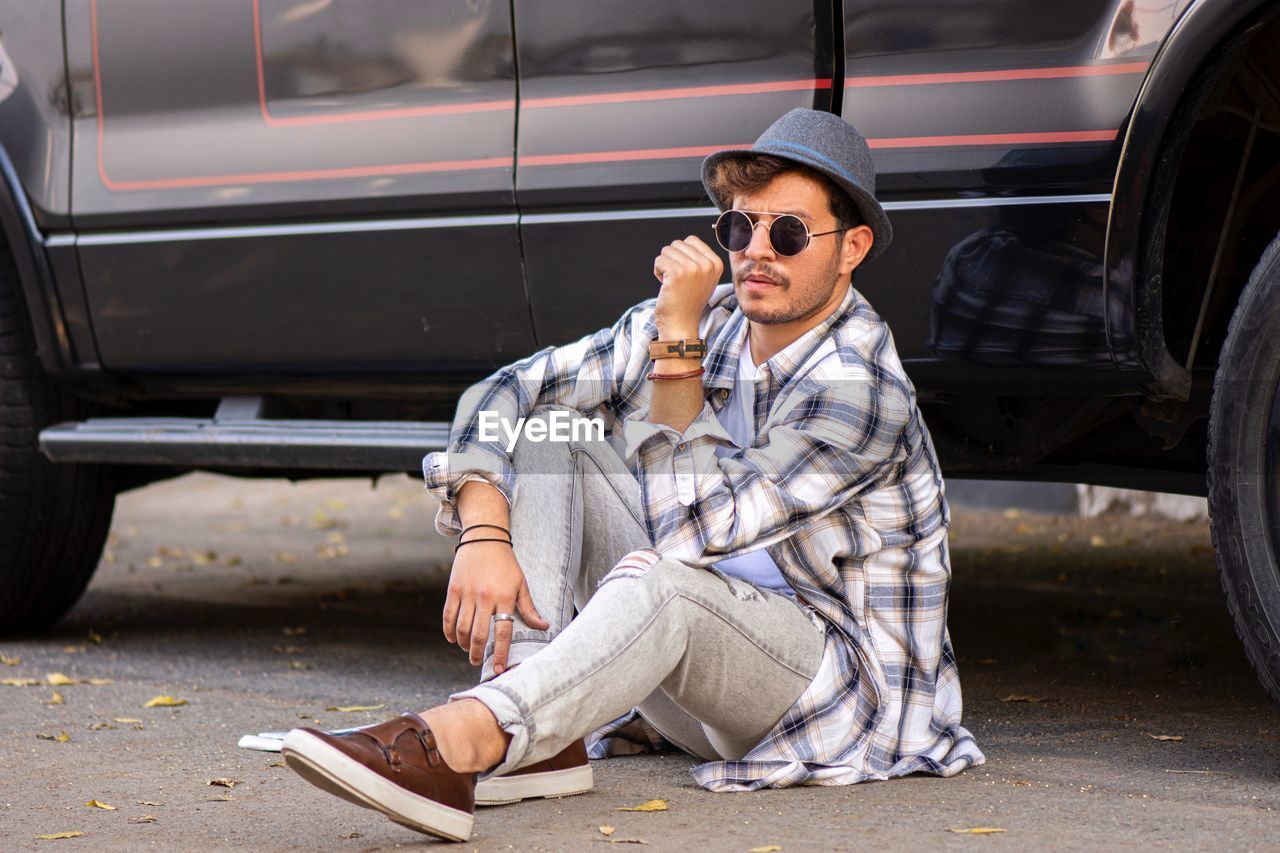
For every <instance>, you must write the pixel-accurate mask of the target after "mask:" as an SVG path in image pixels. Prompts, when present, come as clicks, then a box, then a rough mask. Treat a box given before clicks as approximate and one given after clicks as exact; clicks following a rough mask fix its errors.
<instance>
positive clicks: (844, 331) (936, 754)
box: [423, 284, 986, 790]
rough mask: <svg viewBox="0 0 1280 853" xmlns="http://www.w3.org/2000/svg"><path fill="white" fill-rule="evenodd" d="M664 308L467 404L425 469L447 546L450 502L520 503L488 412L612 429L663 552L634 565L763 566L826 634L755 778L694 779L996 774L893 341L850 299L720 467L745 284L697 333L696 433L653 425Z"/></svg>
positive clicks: (724, 779)
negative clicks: (767, 561)
mask: <svg viewBox="0 0 1280 853" xmlns="http://www.w3.org/2000/svg"><path fill="white" fill-rule="evenodd" d="M655 303H656V297H655V298H651V299H648V300H646V301H644V302H641V303H640V304H638V305H636V306H633V307H632V308H630V309H628V310H627V311H626V312H625V313H624V314H623V316H622V317H621V318H620V319H619V320H618V321H617V322H616V323H615V324H614V325H613V326H612V327H611V328H606V329H601V330H600V331H598V332H596V333H594V334H592V335H588V336H586V337H583V338H581V339H580V340H578V341H575V342H573V343H570V344H567V345H564V346H559V347H547V348H545V349H543V350H540V351H539V352H536V353H534V354H533V355H530V356H528V357H527V358H524V359H522V360H520V361H517V362H515V363H513V364H511V365H509V366H507V367H504V368H502V369H500V370H498V371H497V372H496V373H494V374H493V375H492V376H490V377H488V378H487V379H485V380H483V381H481V382H479V383H477V384H476V385H473V386H472V387H470V388H468V389H467V391H466V392H465V393H464V394H463V396H462V400H461V401H460V403H459V407H458V413H457V416H456V418H455V420H454V422H453V426H452V429H451V433H450V441H449V449H448V451H447V452H436V453H430V454H428V455H427V456H426V458H425V459H424V460H423V473H424V476H425V479H426V485H427V488H428V490H429V491H430V492H431V493H432V494H433V495H434V496H435V497H436V498H437V499H438V500H439V502H440V509H439V511H438V513H437V515H436V519H435V524H436V529H437V530H438V531H439V532H440V533H442V534H446V535H448V534H455V533H458V532H460V530H461V525H460V522H459V518H458V515H457V509H456V504H455V497H456V493H457V490H458V488H459V487H460V486H461V485H462V484H463V483H464V482H467V481H468V480H471V479H476V478H479V479H483V480H486V481H488V482H490V483H492V484H493V485H495V486H496V487H497V488H498V489H500V490H501V491H502V493H503V494H504V495H505V496H506V497H507V499H508V500H509V501H510V500H511V498H512V496H513V494H514V487H515V482H514V480H515V475H514V470H513V468H512V465H511V461H510V458H509V455H508V454H507V453H506V452H505V451H504V448H503V446H501V444H500V443H498V444H495V443H494V442H490V441H481V440H480V436H481V433H480V430H479V424H478V418H479V413H480V412H481V411H496V412H498V413H500V414H501V416H502V417H504V418H507V419H509V420H510V422H511V423H515V422H516V421H517V419H518V418H519V417H521V416H527V415H528V414H529V413H530V411H531V410H532V409H533V407H534V406H535V405H541V404H546V403H556V404H562V405H567V406H570V407H572V408H573V409H576V410H578V411H579V412H582V413H584V414H587V415H592V416H598V417H601V418H602V419H603V420H604V421H605V423H606V425H607V426H608V428H609V440H610V442H611V444H612V445H613V447H614V448H615V449H616V450H617V451H618V452H619V453H620V454H621V455H622V457H623V459H624V460H625V461H626V463H627V466H628V468H629V469H630V470H631V471H632V473H634V474H635V475H636V477H637V479H638V480H639V482H640V488H641V502H642V504H643V507H644V513H645V521H646V525H647V527H648V532H649V535H650V541H651V543H652V545H653V548H652V549H641V550H640V551H633V552H632V553H631V554H630V555H628V557H631V558H633V559H634V558H635V557H637V556H639V557H642V558H643V557H644V556H645V555H646V554H647V556H648V558H649V559H656V558H657V557H658V555H659V554H660V555H661V556H663V557H667V558H674V559H677V560H680V561H681V562H684V563H687V564H689V565H692V566H703V567H706V566H710V564H712V563H714V562H716V561H717V560H721V559H723V558H725V557H732V556H738V555H740V554H744V553H746V552H748V551H752V550H755V549H757V548H761V547H764V548H767V550H768V553H769V555H770V556H772V557H773V559H774V561H775V562H776V563H777V564H778V567H779V568H780V569H781V571H782V573H783V576H784V577H785V578H786V579H787V581H788V583H790V584H791V586H792V588H793V589H794V590H795V591H796V594H797V601H798V603H799V605H800V606H801V607H803V608H804V609H805V610H806V612H807V613H808V614H809V616H810V618H811V619H813V620H814V621H815V623H816V624H818V625H819V626H820V627H822V628H823V629H824V631H825V635H826V640H825V647H824V652H823V658H822V661H821V664H820V666H819V670H818V673H817V675H816V676H815V677H814V679H813V681H812V682H811V684H810V685H809V687H808V688H807V689H806V690H805V692H804V693H803V694H802V695H801V696H800V698H799V699H798V700H797V701H796V703H795V704H794V705H793V706H792V708H791V709H790V710H789V711H788V712H787V713H786V714H785V715H784V716H783V718H782V719H781V720H780V721H779V722H778V724H777V726H775V727H774V729H773V730H772V731H771V732H770V733H769V734H768V735H767V736H766V737H765V738H764V740H762V741H761V742H760V743H759V744H758V745H757V746H756V747H755V748H754V749H752V750H751V752H749V753H748V754H747V755H745V756H743V757H742V759H741V760H734V761H711V762H707V763H704V764H701V765H699V766H697V767H695V768H694V771H693V774H694V778H695V779H696V780H697V781H698V783H699V784H700V785H702V786H703V787H704V788H708V789H710V790H752V789H756V788H762V787H787V786H791V785H800V784H807V785H844V784H852V783H854V782H860V781H863V780H866V779H888V778H892V777H895V776H902V775H906V774H908V773H913V772H916V771H923V772H928V773H932V774H935V775H940V776H952V775H955V774H956V773H959V772H960V771H962V770H964V769H965V768H966V767H969V766H971V765H977V764H982V763H984V762H985V760H986V759H985V757H984V756H983V754H982V752H981V750H980V749H979V748H978V746H977V744H976V743H975V741H974V739H973V736H972V735H971V734H970V733H969V731H968V730H966V729H965V728H964V727H963V726H962V725H961V724H960V716H961V709H962V703H961V691H960V679H959V673H958V670H957V666H956V660H955V654H954V652H953V650H952V646H951V638H950V634H949V632H948V630H947V625H946V614H947V593H948V589H949V587H950V581H951V569H950V559H949V554H948V548H947V529H948V525H949V522H950V513H949V509H948V506H947V502H946V498H945V495H944V492H943V482H942V475H941V472H940V469H939V466H938V462H937V457H936V455H935V452H934V449H933V444H932V441H931V440H930V438H929V433H928V430H927V429H926V428H925V425H924V422H923V420H922V419H921V417H920V413H919V410H918V409H917V407H916V401H915V390H914V388H913V386H912V384H911V381H910V380H909V379H908V378H907V376H906V373H905V372H904V370H903V368H902V364H901V362H900V361H899V359H898V356H897V353H896V351H895V349H894V345H893V338H892V336H891V334H890V332H889V328H888V326H887V325H886V324H885V323H884V321H883V320H881V318H880V317H879V315H877V314H876V312H875V311H874V310H873V309H872V307H871V305H870V304H869V303H868V302H867V301H866V299H865V298H863V296H862V295H861V294H860V293H858V292H857V290H855V289H854V288H853V287H850V288H849V290H848V292H847V294H846V295H845V298H844V300H843V302H842V303H841V305H840V307H839V308H838V309H836V310H835V311H834V312H832V314H830V315H829V316H828V317H827V318H826V319H825V320H823V322H821V323H820V324H818V325H817V326H815V327H814V328H813V329H811V330H809V331H808V332H806V333H805V334H804V335H802V336H801V338H799V339H798V340H797V341H796V342H795V343H794V345H792V346H788V347H787V348H786V349H785V350H784V351H782V352H780V353H778V354H776V355H775V356H774V357H773V358H770V359H769V360H768V361H766V362H765V363H763V364H761V365H760V366H759V368H758V375H757V378H756V389H755V390H756V405H755V422H756V442H755V445H754V447H752V448H743V449H741V450H738V451H737V452H736V453H734V455H732V456H725V457H723V458H717V456H716V454H715V448H716V447H717V446H718V445H719V444H720V443H723V442H727V443H729V444H731V445H733V446H734V447H735V448H736V447H737V445H736V443H734V441H733V439H732V438H731V437H730V436H729V435H728V433H727V431H726V430H725V429H724V427H723V426H722V425H721V424H720V422H719V420H718V418H717V417H716V414H715V413H716V411H718V410H719V408H720V407H721V406H722V405H724V403H725V401H726V400H727V399H728V397H729V395H730V391H731V389H732V387H733V383H734V381H735V373H736V371H737V365H738V358H739V353H740V351H741V349H742V346H743V342H744V341H745V336H746V334H747V326H748V324H747V321H746V318H745V317H744V316H743V314H742V312H741V311H740V310H738V303H737V297H736V296H735V294H734V292H733V285H732V284H722V285H720V286H718V287H716V288H715V290H714V292H713V293H712V296H711V299H710V300H709V302H708V306H707V308H706V310H705V311H704V312H703V315H702V318H701V321H700V323H699V333H700V335H701V337H702V338H704V339H705V340H706V341H707V347H708V352H707V355H706V356H705V357H704V359H703V366H704V367H705V368H706V373H705V374H704V375H703V377H702V378H703V389H704V396H705V399H704V403H703V408H702V410H701V412H699V414H698V415H697V417H695V418H694V420H693V421H692V422H691V423H690V424H689V425H688V427H687V428H686V429H685V430H684V431H683V432H682V431H680V430H676V429H674V428H673V427H670V426H668V425H664V424H655V423H651V422H649V421H648V420H647V416H648V410H649V401H650V392H651V384H652V383H651V382H650V381H648V380H646V379H645V374H646V373H647V372H648V371H649V370H650V369H651V367H652V362H651V360H650V358H649V353H648V344H649V342H650V341H652V340H654V339H656V337H657V326H656V324H655V322H654V319H653V311H654V306H655ZM748 390H750V389H748ZM628 720H630V722H631V726H630V727H629V728H630V730H631V731H632V732H634V730H635V725H634V724H635V718H634V716H632V717H630V718H628V717H623V718H620V720H618V721H616V722H617V723H618V726H616V727H614V730H617V729H620V728H621V727H623V726H624V725H625V724H626V723H627V722H628ZM609 734H610V730H608V727H606V730H601V731H598V732H596V733H594V735H593V737H592V743H593V754H595V755H597V756H598V755H603V754H612V753H615V752H620V751H635V749H634V748H630V747H628V746H627V745H626V744H623V743H622V742H621V738H610V737H608V735H609ZM632 742H633V743H634V738H633V739H632ZM649 745H650V746H651V745H652V742H651V743H650V744H649Z"/></svg>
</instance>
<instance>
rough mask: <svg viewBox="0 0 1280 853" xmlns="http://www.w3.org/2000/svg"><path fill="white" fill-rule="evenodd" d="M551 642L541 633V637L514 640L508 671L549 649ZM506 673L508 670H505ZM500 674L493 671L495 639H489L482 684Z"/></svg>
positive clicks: (482, 668)
mask: <svg viewBox="0 0 1280 853" xmlns="http://www.w3.org/2000/svg"><path fill="white" fill-rule="evenodd" d="M550 642H551V640H549V639H547V637H546V636H545V632H539V636H536V637H529V638H520V639H513V640H512V641H511V647H510V648H509V649H508V650H507V669H511V667H513V666H515V665H516V664H518V663H520V662H522V661H525V660H528V659H529V658H531V657H533V656H534V655H535V654H537V653H538V652H540V651H542V650H543V649H545V648H546V647H547V644H548V643H550ZM503 672H506V670H503ZM497 675H498V673H495V672H494V671H493V638H492V637H490V638H489V644H488V645H486V646H485V647H484V664H483V665H482V666H481V667H480V682H481V683H482V684H483V683H484V682H486V681H491V680H493V679H494V678H496V677H497Z"/></svg>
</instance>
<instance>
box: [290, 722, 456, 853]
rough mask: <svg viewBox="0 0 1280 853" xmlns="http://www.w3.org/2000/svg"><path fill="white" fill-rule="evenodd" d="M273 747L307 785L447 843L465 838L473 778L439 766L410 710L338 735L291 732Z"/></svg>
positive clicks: (426, 732)
mask: <svg viewBox="0 0 1280 853" xmlns="http://www.w3.org/2000/svg"><path fill="white" fill-rule="evenodd" d="M280 752H281V754H282V755H283V756H284V760H285V762H286V763H287V764H288V765H289V767H290V768H291V769H293V770H294V771H296V772H297V773H298V775H300V776H301V777H302V778H303V779H306V780H307V781H308V782H310V783H311V784H312V785H315V786H316V787H317V788H321V789H323V790H325V791H328V792H329V793H331V794H336V795H337V796H339V797H342V798H343V799H344V800H348V801H350V802H353V803H355V804H356V805H358V806H364V807H365V808H367V809H376V810H378V811H380V812H382V813H383V814H385V815H386V816H387V817H389V818H391V819H392V820H393V821H395V822H396V823H398V824H401V825H402V826H407V827H408V828H409V829H414V830H417V831H418V832H425V833H427V834H428V835H434V836H437V837H439V838H447V839H449V840H451V841H466V840H467V839H468V838H470V837H471V825H472V823H473V822H474V820H475V818H474V815H473V813H474V811H475V789H476V775H475V774H474V773H457V772H455V771H453V770H451V769H450V768H449V766H448V765H447V764H445V763H444V759H443V758H441V757H440V752H439V750H437V749H436V740H435V735H433V734H432V733H431V729H430V728H429V727H428V726H427V724H426V722H424V721H423V719H422V718H421V717H419V716H418V715H417V714H403V715H401V716H399V717H397V718H395V719H394V720H388V721H387V722H385V723H379V724H378V725H376V726H369V727H367V728H362V729H360V730H358V731H354V732H351V733H349V734H344V735H329V734H325V733H324V732H320V731H316V730H315V729H308V728H303V729H294V730H293V731H291V732H289V733H288V734H287V735H285V739H284V744H283V745H282V746H281V749H280Z"/></svg>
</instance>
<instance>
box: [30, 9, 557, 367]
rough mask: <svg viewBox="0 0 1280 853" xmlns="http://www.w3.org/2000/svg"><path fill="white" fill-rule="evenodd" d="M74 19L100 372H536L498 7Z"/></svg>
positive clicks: (79, 140) (77, 123) (79, 157)
mask: <svg viewBox="0 0 1280 853" xmlns="http://www.w3.org/2000/svg"><path fill="white" fill-rule="evenodd" d="M66 20H67V42H68V63H69V66H70V74H71V79H72V81H73V91H74V98H75V107H74V110H75V120H74V135H75V142H74V172H73V190H72V215H73V220H74V227H75V231H76V236H75V237H74V243H75V245H76V250H77V252H78V259H79V262H80V266H81V269H82V275H83V282H84V290H85V294H86V297H87V302H88V305H89V310H90V315H91V319H92V323H93V329H94V333H95V335H96V337H97V342H98V347H99V353H100V358H101V361H102V363H103V365H104V366H105V367H107V368H108V369H112V370H116V371H119V372H135V371H137V372H141V371H146V372H179V373H191V374H225V373H228V372H233V371H234V372H237V373H246V372H249V373H253V372H264V373H273V374H278V373H300V374H312V373H317V372H323V373H326V374H332V373H334V372H335V371H348V372H354V373H356V374H367V373H385V372H404V371H414V372H416V371H422V370H441V369H448V368H450V367H456V366H468V365H470V366H475V365H492V364H494V363H497V362H502V363H505V362H507V361H510V360H511V359H512V358H514V357H518V356H520V355H523V354H525V353H527V352H529V351H530V350H531V349H532V346H533V343H534V341H533V336H532V329H531V323H530V320H529V313H528V303H527V299H526V297H525V290H524V282H523V278H522V274H521V266H520V255H519V245H518V235H517V230H516V217H515V198H514V184H513V181H514V158H513V142H514V133H515V86H516V80H515V74H514V56H513V49H512V40H511V23H510V20H511V19H510V9H509V7H508V6H507V5H506V4H505V2H503V0H183V2H180V3H174V2H169V0H67V2H66ZM55 242H57V241H56V240H55Z"/></svg>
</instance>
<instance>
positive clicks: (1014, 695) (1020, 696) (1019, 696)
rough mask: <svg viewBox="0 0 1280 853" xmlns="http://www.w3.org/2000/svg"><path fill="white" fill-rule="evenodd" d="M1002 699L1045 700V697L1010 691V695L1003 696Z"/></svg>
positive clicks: (1008, 700) (1002, 700)
mask: <svg viewBox="0 0 1280 853" xmlns="http://www.w3.org/2000/svg"><path fill="white" fill-rule="evenodd" d="M1000 701H1001V702H1043V701H1044V697H1043V696H1032V695H1030V694H1027V693H1010V694H1009V695H1008V696H1005V697H1003V698H1002V699H1001V700H1000Z"/></svg>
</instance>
